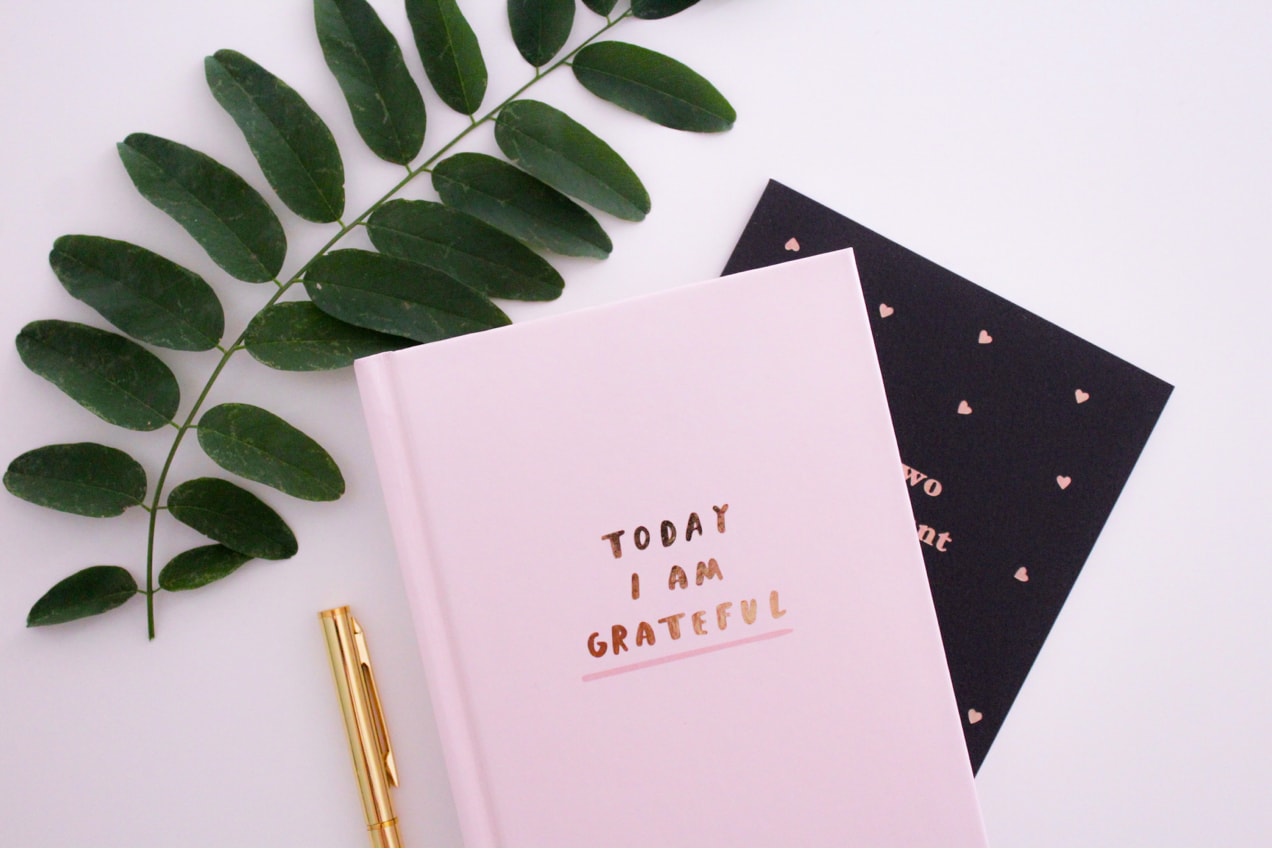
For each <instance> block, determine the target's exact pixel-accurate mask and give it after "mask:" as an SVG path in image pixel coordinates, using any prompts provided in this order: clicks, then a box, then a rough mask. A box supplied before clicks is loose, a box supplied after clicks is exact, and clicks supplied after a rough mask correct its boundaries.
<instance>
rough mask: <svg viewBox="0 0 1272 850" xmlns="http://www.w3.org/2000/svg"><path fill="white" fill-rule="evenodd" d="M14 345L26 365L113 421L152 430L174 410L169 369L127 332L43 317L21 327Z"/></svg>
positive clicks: (176, 391) (177, 398) (175, 389)
mask: <svg viewBox="0 0 1272 850" xmlns="http://www.w3.org/2000/svg"><path fill="white" fill-rule="evenodd" d="M17 345H18V356H19V357H21V358H22V362H23V363H25V364H26V365H27V368H28V369H30V370H31V371H32V372H34V373H35V374H37V375H39V376H40V377H42V378H46V379H47V380H49V381H52V382H53V383H54V384H56V385H57V387H58V388H59V389H61V390H62V392H64V393H66V394H67V395H69V396H70V397H71V398H73V399H75V400H76V401H77V402H79V403H80V404H81V405H83V406H84V407H86V408H87V409H88V410H90V411H92V412H93V413H95V414H96V415H98V416H100V417H101V418H102V419H105V420H106V421H107V422H109V423H111V424H112V425H120V426H122V427H124V428H131V429H132V430H134V431H153V430H154V429H156V428H160V427H162V426H164V425H166V424H168V423H169V422H171V421H172V418H173V417H174V416H176V415H177V406H178V405H179V404H180V403H181V389H180V387H179V386H178V385H177V379H176V377H174V376H173V374H172V370H171V369H169V368H168V367H167V366H166V365H164V362H163V361H162V360H160V359H159V358H158V357H156V356H154V355H153V354H151V353H150V352H149V351H147V350H146V349H144V348H142V347H141V346H140V345H138V344H137V343H135V342H133V341H132V340H130V339H127V338H126V337H122V336H120V335H119V334H113V333H110V332H108V331H103V330H98V329H97V328H90V327H89V326H88V325H81V324H78V323H76V322H63V321H61V320H58V319H47V320H43V321H38V322H31V323H30V324H29V325H27V326H26V327H24V328H23V329H22V331H21V332H20V333H19V334H18V340H17Z"/></svg>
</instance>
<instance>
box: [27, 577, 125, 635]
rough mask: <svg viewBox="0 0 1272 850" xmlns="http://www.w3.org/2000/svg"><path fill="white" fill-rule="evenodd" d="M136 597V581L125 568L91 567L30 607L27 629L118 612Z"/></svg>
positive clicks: (68, 579)
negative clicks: (112, 611) (116, 610)
mask: <svg viewBox="0 0 1272 850" xmlns="http://www.w3.org/2000/svg"><path fill="white" fill-rule="evenodd" d="M136 593H137V581H136V579H134V578H133V577H132V573H130V572H128V570H126V569H124V568H123V567H106V566H101V567H88V568H86V569H82V570H80V571H79V572H77V573H75V574H74V575H71V576H68V577H66V578H64V579H62V580H61V581H59V582H58V583H57V584H55V585H53V587H52V588H50V589H49V592H48V593H46V594H44V595H43V596H41V597H40V599H39V601H38V602H36V603H35V604H34V605H32V606H31V611H30V613H28V614H27V627H28V628H30V627H31V626H53V625H57V624H58V623H69V622H70V621H71V620H78V619H80V618H82V617H91V616H93V615H94V614H101V613H103V612H106V611H109V610H110V609H112V608H118V607H119V606H120V605H123V604H124V603H125V602H127V601H128V600H129V599H131V598H132V597H133V596H134V595H135V594H136Z"/></svg>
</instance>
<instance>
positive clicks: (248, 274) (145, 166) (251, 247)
mask: <svg viewBox="0 0 1272 850" xmlns="http://www.w3.org/2000/svg"><path fill="white" fill-rule="evenodd" d="M118 149H119V158H120V159H121V160H123V163H124V168H126V169H127V170H128V176H129V177H131V178H132V181H133V184H134V185H135V186H136V187H137V191H139V192H141V194H142V197H144V198H145V199H146V200H148V201H150V203H152V204H154V205H155V206H157V207H158V208H159V209H161V210H163V211H164V212H166V213H167V214H168V215H169V216H171V217H172V218H173V220H175V221H176V222H177V224H180V225H181V226H182V227H184V228H185V230H186V232H187V233H189V234H190V235H191V236H192V237H194V239H195V241H196V242H198V243H199V244H200V245H202V246H203V250H205V251H207V252H208V256H209V257H211V258H212V261H213V262H214V263H216V264H217V265H218V266H220V267H221V268H223V269H225V270H226V271H227V272H229V273H230V274H231V275H233V276H234V277H236V278H238V279H239V280H246V281H250V282H253V283H261V282H263V281H267V280H273V279H274V277H275V276H277V275H278V272H279V270H280V269H281V268H282V267H283V259H284V258H285V257H286V255H287V236H286V234H285V233H283V226H282V225H281V224H279V222H278V216H276V215H274V211H273V210H271V209H270V208H269V204H267V203H265V199H264V198H262V197H261V196H260V193H258V192H257V191H256V190H255V189H253V188H252V187H251V186H249V185H248V184H247V181H245V180H244V179H243V178H242V177H240V176H238V175H237V174H235V173H234V172H233V171H231V170H230V169H228V168H226V167H225V166H224V165H221V163H219V162H217V161H216V160H214V159H212V157H210V156H207V155H206V154H202V153H199V152H198V151H196V150H194V149H193V148H188V147H186V146H185V145H182V144H178V143H177V142H173V141H169V140H168V139H161V138H159V137H158V136H150V135H147V134H145V133H133V134H132V135H131V136H129V137H128V138H126V139H124V140H123V141H122V142H120V143H119V145H118Z"/></svg>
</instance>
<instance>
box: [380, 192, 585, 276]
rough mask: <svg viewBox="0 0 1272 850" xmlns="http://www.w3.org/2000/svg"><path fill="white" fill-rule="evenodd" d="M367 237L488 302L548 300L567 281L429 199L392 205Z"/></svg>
mask: <svg viewBox="0 0 1272 850" xmlns="http://www.w3.org/2000/svg"><path fill="white" fill-rule="evenodd" d="M367 233H368V235H370V237H371V241H372V242H373V243H374V244H375V247H377V248H379V249H380V250H381V251H383V252H384V253H385V254H388V255H389V256H391V257H401V258H402V259H404V260H411V261H413V262H416V263H422V264H423V265H426V266H429V267H430V268H434V269H437V270H438V271H440V272H443V273H445V274H448V275H450V276H451V277H453V278H455V279H456V280H458V281H459V282H460V283H462V284H464V285H465V286H468V287H470V288H472V289H475V290H477V291H478V292H481V293H483V294H484V295H488V296H490V297H492V298H516V299H520V300H523V301H550V300H552V299H553V298H556V297H557V296H559V295H560V294H561V290H562V288H563V287H564V286H565V281H563V280H562V279H561V275H560V274H559V273H558V272H557V270H556V269H554V268H552V266H551V265H550V264H549V263H548V261H547V260H545V259H543V258H542V257H540V256H539V255H538V254H536V253H535V252H534V251H531V250H530V249H529V248H527V247H526V246H525V245H523V244H521V243H520V242H518V241H517V240H516V239H513V238H512V237H511V236H508V235H507V234H505V233H503V232H502V231H499V230H496V229H495V228H493V227H491V226H490V225H489V224H486V223H485V222H484V221H480V220H478V219H475V218H473V217H472V216H470V215H468V214H467V213H463V212H460V211H459V210H453V209H451V208H450V207H446V206H443V205H442V204H437V203H433V202H431V201H402V200H398V201H390V202H389V203H387V204H385V205H384V206H383V207H381V208H380V209H378V210H376V211H375V213H374V214H372V216H371V218H370V219H369V220H368V221H367Z"/></svg>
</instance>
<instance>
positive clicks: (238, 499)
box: [168, 478, 298, 561]
mask: <svg viewBox="0 0 1272 850" xmlns="http://www.w3.org/2000/svg"><path fill="white" fill-rule="evenodd" d="M168 510H169V511H170V512H171V513H172V515H173V516H174V517H176V518H177V519H178V520H179V521H180V522H183V523H185V524H186V525H188V526H190V527H191V528H193V529H194V530H195V531H197V532H199V533H200V534H205V535H207V536H208V537H211V538H212V539H213V540H215V541H216V542H218V543H224V544H225V545H226V546H228V547H229V548H231V549H233V550H234V551H236V552H241V553H242V554H244V555H251V556H252V557H254V558H265V559H267V560H271V561H274V560H281V559H283V558H290V557H291V556H292V555H295V554H296V551H297V549H298V546H297V544H296V536H295V535H294V534H292V530H291V529H290V528H288V527H287V523H285V522H283V518H282V517H280V516H279V515H278V514H277V513H276V512H275V511H274V509H273V508H271V507H270V506H269V505H267V504H265V503H264V502H262V501H261V500H260V499H258V498H257V497H256V496H254V495H252V494H251V493H249V492H248V491H247V490H244V489H243V488H242V487H240V486H238V485H237V484H232V483H230V482H229V481H225V480H222V479H220V478H195V479H194V480H192V481H187V482H185V483H184V484H179V485H178V486H177V487H175V488H173V490H172V492H171V493H169V494H168Z"/></svg>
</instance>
